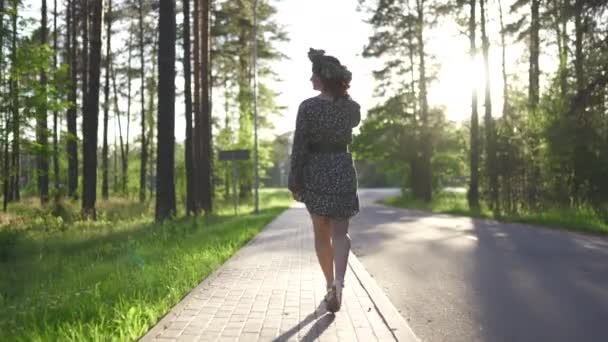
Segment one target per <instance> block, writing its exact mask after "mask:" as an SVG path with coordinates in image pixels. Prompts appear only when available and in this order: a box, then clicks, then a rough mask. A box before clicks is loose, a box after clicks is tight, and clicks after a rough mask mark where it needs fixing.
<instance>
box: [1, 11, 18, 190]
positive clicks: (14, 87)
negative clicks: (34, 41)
mask: <svg viewBox="0 0 608 342" xmlns="http://www.w3.org/2000/svg"><path fill="white" fill-rule="evenodd" d="M12 4H13V8H12V10H13V11H12V12H13V13H12V27H13V29H12V38H11V69H12V70H11V79H10V92H11V95H12V96H11V100H12V101H11V107H12V112H13V122H12V123H13V144H12V145H13V146H12V173H11V178H12V181H10V182H9V185H10V186H9V187H8V188H7V189H5V190H6V192H7V193H6V194H5V196H7V197H9V198H10V199H13V200H15V201H19V200H20V199H21V184H20V182H19V175H20V174H21V142H20V140H21V117H20V115H19V81H18V79H17V71H16V69H17V20H18V18H19V14H18V13H19V0H13V2H12Z"/></svg>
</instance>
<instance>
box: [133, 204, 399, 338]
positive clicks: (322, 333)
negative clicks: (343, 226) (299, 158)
mask: <svg viewBox="0 0 608 342" xmlns="http://www.w3.org/2000/svg"><path fill="white" fill-rule="evenodd" d="M325 291H326V290H325V278H324V277H323V273H322V272H321V269H320V267H319V265H318V262H317V258H316V255H315V251H314V239H313V235H312V228H311V223H310V219H309V217H308V214H307V213H306V212H305V210H304V209H303V208H301V207H300V208H292V209H289V210H287V211H286V212H285V213H283V214H282V215H280V216H279V217H278V218H277V219H276V220H275V221H274V222H272V223H271V224H270V225H269V226H268V227H267V228H266V229H265V230H264V231H262V232H261V233H260V234H258V236H257V237H256V238H255V239H254V240H253V241H251V242H250V243H249V244H247V245H245V246H244V247H243V248H242V249H241V250H240V251H239V252H237V253H236V254H235V255H234V256H233V257H232V258H231V259H229V260H228V261H227V262H226V263H225V264H224V265H223V266H222V267H221V268H220V269H219V270H217V271H216V272H214V273H213V274H212V275H210V276H209V277H208V279H207V280H205V281H203V282H202V283H201V284H200V285H199V286H198V287H197V288H195V289H194V290H193V291H192V293H191V295H189V296H187V297H186V298H185V299H184V301H183V302H182V303H180V304H179V305H177V306H176V308H175V309H174V310H175V314H171V315H167V317H165V318H164V319H163V320H162V321H161V322H160V323H159V326H157V327H155V328H154V329H152V330H151V332H150V333H149V334H148V335H146V336H144V338H142V340H144V341H170V340H176V341H195V340H198V341H237V340H238V341H272V340H275V339H276V341H297V340H306V341H313V340H314V341H321V342H325V341H328V342H334V341H342V342H344V341H346V342H351V341H358V340H359V341H364V342H368V341H369V342H373V341H389V340H390V341H394V337H393V336H392V334H391V332H390V331H389V330H388V328H387V327H386V325H385V324H384V322H383V320H382V319H381V318H380V316H379V314H378V312H377V311H376V308H375V307H374V305H373V302H372V301H371V300H370V298H369V297H368V294H367V292H366V291H365V290H364V289H363V288H362V287H361V284H360V283H359V282H358V279H357V278H356V277H355V276H354V274H353V273H352V271H351V269H350V268H349V269H348V271H347V274H346V287H345V289H344V293H343V298H342V299H343V304H342V310H341V311H340V312H338V313H336V314H335V315H333V314H329V313H327V312H326V309H325V306H324V303H323V297H324V296H325ZM155 329H156V330H155ZM154 336H157V337H156V338H155V337H154Z"/></svg>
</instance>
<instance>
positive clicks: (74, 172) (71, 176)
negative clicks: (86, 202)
mask: <svg viewBox="0 0 608 342" xmlns="http://www.w3.org/2000/svg"><path fill="white" fill-rule="evenodd" d="M76 1H77V0H69V1H68V6H67V11H66V13H67V18H66V22H67V24H68V30H67V32H68V36H67V43H68V44H69V45H68V46H69V47H68V53H67V58H68V67H69V74H70V89H69V90H68V101H69V102H70V107H69V108H68V111H67V114H66V116H67V118H66V119H67V120H66V121H67V128H68V133H67V139H66V140H67V143H66V144H67V146H66V150H67V156H68V195H69V196H70V197H72V198H75V197H76V196H77V192H76V191H77V189H78V132H77V130H78V128H77V122H76V116H77V112H76V108H77V106H78V103H77V102H78V96H77V88H78V59H77V51H78V38H77V36H78V35H77V32H78V15H76Z"/></svg>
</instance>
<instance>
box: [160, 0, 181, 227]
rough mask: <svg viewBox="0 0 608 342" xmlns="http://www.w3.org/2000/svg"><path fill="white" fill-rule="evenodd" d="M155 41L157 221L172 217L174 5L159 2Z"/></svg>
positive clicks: (173, 203)
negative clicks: (156, 49) (156, 39)
mask: <svg viewBox="0 0 608 342" xmlns="http://www.w3.org/2000/svg"><path fill="white" fill-rule="evenodd" d="M158 26H159V39H158V45H159V46H158V76H159V80H158V81H159V85H158V120H157V127H158V128H157V134H158V139H157V141H158V146H157V151H158V156H157V158H156V169H157V177H156V220H157V221H162V220H165V219H167V218H170V217H172V216H173V215H175V210H176V208H175V180H174V166H175V165H174V162H175V161H174V147H175V131H174V130H175V39H176V33H175V31H176V28H175V3H174V1H173V0H160V15H159V25H158Z"/></svg>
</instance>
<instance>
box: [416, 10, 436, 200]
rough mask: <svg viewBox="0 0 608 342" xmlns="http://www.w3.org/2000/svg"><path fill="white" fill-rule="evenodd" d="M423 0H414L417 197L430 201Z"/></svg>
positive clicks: (429, 149) (430, 185)
mask: <svg viewBox="0 0 608 342" xmlns="http://www.w3.org/2000/svg"><path fill="white" fill-rule="evenodd" d="M424 1H425V0H416V10H417V13H418V17H417V20H418V25H417V27H416V39H417V40H418V50H419V51H418V58H419V66H418V72H419V82H418V91H419V95H418V96H419V101H420V121H421V124H422V137H421V139H422V144H421V149H422V154H421V161H420V168H421V170H420V172H421V175H420V180H421V182H422V184H421V189H420V190H421V192H420V193H419V194H418V197H419V198H421V199H423V200H425V201H430V200H431V196H432V174H431V156H432V153H433V150H432V145H431V130H430V125H429V104H428V99H427V77H426V64H425V63H426V60H425V58H426V55H425V50H424V46H425V45H424V26H425V25H424V13H425V8H424Z"/></svg>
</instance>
